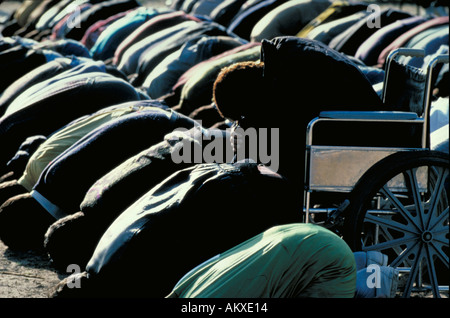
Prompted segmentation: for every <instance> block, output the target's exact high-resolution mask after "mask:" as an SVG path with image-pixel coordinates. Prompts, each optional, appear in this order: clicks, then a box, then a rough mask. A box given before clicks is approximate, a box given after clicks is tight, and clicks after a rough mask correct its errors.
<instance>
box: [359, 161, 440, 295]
mask: <svg viewBox="0 0 450 318" xmlns="http://www.w3.org/2000/svg"><path fill="white" fill-rule="evenodd" d="M421 169H422V170H421ZM420 171H422V172H423V168H422V167H421V168H419V167H415V168H411V169H408V170H406V171H403V172H402V173H401V174H400V175H402V178H403V181H404V186H405V189H403V190H402V191H398V189H397V190H393V189H392V188H391V187H390V186H389V184H390V182H391V180H393V179H394V178H392V179H391V180H390V181H388V182H386V183H385V184H384V185H383V186H382V187H381V188H380V189H379V190H378V193H377V195H376V197H374V199H373V200H371V202H370V206H369V209H367V211H366V213H365V215H364V219H363V224H362V233H361V241H362V250H364V251H370V250H376V251H380V252H382V253H384V254H386V255H388V257H389V266H391V267H396V268H398V269H399V271H400V275H401V284H400V286H399V287H400V288H399V289H400V292H399V293H400V295H401V296H403V297H410V296H411V295H416V294H417V293H418V294H419V295H420V294H425V295H426V294H430V293H432V295H433V297H440V296H441V292H443V291H445V290H446V291H447V293H448V279H449V278H448V275H449V258H448V249H449V204H448V196H447V190H446V188H447V189H448V184H447V183H448V177H449V169H448V167H444V166H435V165H432V166H428V170H427V171H428V178H427V179H428V189H427V191H425V190H424V189H423V186H422V189H421V184H420V182H419V181H418V179H419V178H420V176H419V177H418V175H420V173H421V172H420ZM397 178H398V177H397Z"/></svg>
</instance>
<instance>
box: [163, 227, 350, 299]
mask: <svg viewBox="0 0 450 318" xmlns="http://www.w3.org/2000/svg"><path fill="white" fill-rule="evenodd" d="M355 288H356V264H355V259H354V256H353V253H352V251H351V250H350V248H349V247H348V246H347V245H346V243H345V242H344V241H343V240H342V239H340V238H339V237H338V236H336V235H335V234H334V233H332V232H330V231H329V230H327V229H325V228H322V227H320V226H316V225H312V224H300V223H297V224H288V225H282V226H277V227H273V228H271V229H269V230H267V231H265V232H263V233H261V234H259V235H257V236H255V237H253V238H251V239H249V240H248V241H246V242H244V243H242V244H240V245H238V246H236V247H234V248H232V249H230V250H228V251H226V252H225V253H223V254H221V255H219V256H218V257H216V258H213V259H211V260H210V261H207V262H205V263H204V264H202V265H200V266H198V267H197V268H195V269H194V270H192V271H191V272H189V273H188V274H187V275H185V277H183V278H182V279H181V280H180V282H179V283H178V284H177V285H176V286H175V288H174V290H173V291H172V293H171V294H170V295H169V296H168V297H183V298H191V297H200V298H206V297H208V298H213V297H222V298H253V297H255V298H260V297H263V298H268V297H273V298H294V297H323V298H325V297H338V298H343V297H353V296H354V293H355Z"/></svg>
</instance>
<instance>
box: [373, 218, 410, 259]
mask: <svg viewBox="0 0 450 318" xmlns="http://www.w3.org/2000/svg"><path fill="white" fill-rule="evenodd" d="M380 230H381V232H382V234H383V236H384V238H385V239H386V241H393V240H394V237H393V236H392V235H391V233H389V231H387V230H386V229H385V228H384V227H383V226H380ZM392 249H393V250H394V252H395V253H396V254H397V255H400V254H401V253H402V252H403V249H402V248H401V247H400V246H393V247H392ZM407 263H408V265H410V264H409V262H407Z"/></svg>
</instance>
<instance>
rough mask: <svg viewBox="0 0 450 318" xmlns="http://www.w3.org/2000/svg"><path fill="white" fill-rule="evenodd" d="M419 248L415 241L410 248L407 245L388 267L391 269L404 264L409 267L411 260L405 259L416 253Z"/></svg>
mask: <svg viewBox="0 0 450 318" xmlns="http://www.w3.org/2000/svg"><path fill="white" fill-rule="evenodd" d="M419 247H420V246H419V241H415V242H414V244H412V245H411V246H408V245H407V246H406V248H405V249H404V250H403V252H402V253H400V254H398V256H397V258H396V259H394V260H393V261H392V262H391V263H390V264H389V265H390V266H392V267H398V266H400V264H402V263H404V264H405V265H408V266H411V260H410V259H408V258H407V257H408V256H409V255H410V254H412V253H414V252H416V251H417V250H418V248H419Z"/></svg>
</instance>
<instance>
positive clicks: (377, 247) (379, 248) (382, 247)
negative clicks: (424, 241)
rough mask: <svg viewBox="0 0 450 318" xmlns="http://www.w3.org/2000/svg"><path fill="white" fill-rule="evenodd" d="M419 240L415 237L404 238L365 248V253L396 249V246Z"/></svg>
mask: <svg viewBox="0 0 450 318" xmlns="http://www.w3.org/2000/svg"><path fill="white" fill-rule="evenodd" d="M415 240H417V238H414V237H402V238H398V239H395V240H391V241H387V242H382V243H378V244H374V245H369V246H364V247H363V251H383V250H386V249H388V248H394V247H395V246H400V245H405V244H406V243H410V242H413V241H415Z"/></svg>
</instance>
